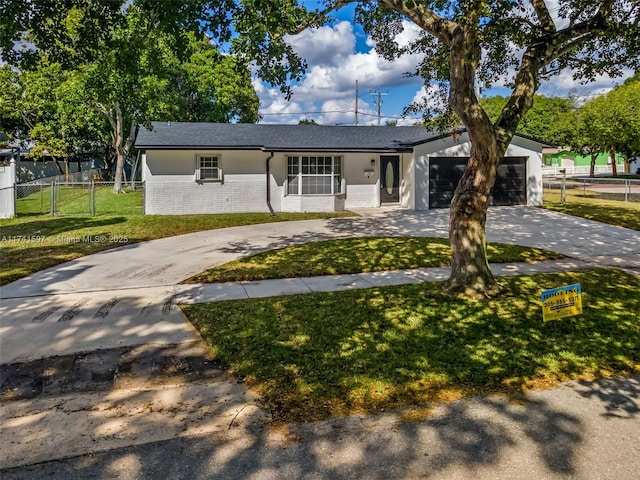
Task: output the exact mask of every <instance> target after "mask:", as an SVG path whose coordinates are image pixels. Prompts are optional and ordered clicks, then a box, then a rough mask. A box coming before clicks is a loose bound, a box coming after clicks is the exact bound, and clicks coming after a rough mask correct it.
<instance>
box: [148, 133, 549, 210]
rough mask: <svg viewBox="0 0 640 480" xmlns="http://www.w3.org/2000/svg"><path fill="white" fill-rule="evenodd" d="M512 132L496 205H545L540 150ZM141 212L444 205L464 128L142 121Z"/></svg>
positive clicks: (464, 154)
mask: <svg viewBox="0 0 640 480" xmlns="http://www.w3.org/2000/svg"><path fill="white" fill-rule="evenodd" d="M543 146H545V144H543V143H541V142H538V141H536V140H533V139H530V138H525V137H522V136H516V137H515V138H514V139H513V142H512V143H511V145H510V146H509V148H508V150H507V153H506V156H505V158H504V160H503V162H502V164H501V165H500V167H499V171H498V178H497V180H496V184H495V187H494V189H493V192H492V198H491V204H492V205H539V204H541V203H542V153H541V152H542V147H543ZM136 148H137V149H138V150H141V151H142V180H143V181H144V182H145V196H144V197H145V200H144V207H145V212H146V213H148V214H189V213H227V212H259V211H269V210H272V211H275V212H304V211H337V210H348V209H351V208H367V207H369V208H370V207H380V206H381V205H398V206H401V207H404V208H408V209H415V210H426V209H430V208H443V207H444V208H446V207H448V206H449V205H450V202H451V198H452V195H453V190H454V189H455V187H456V185H457V183H458V180H459V178H460V176H461V175H462V171H463V170H464V166H465V165H466V162H467V161H468V156H469V151H470V142H469V138H468V135H467V134H466V133H464V132H460V133H458V134H456V135H450V134H449V135H443V134H441V133H437V132H433V131H429V130H427V129H425V128H424V127H416V126H413V127H352V126H335V127H334V126H318V125H263V124H220V123H180V122H167V123H161V122H155V123H153V124H152V128H151V129H147V128H141V129H140V132H139V134H138V136H137V139H136Z"/></svg>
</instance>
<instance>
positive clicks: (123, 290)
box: [0, 207, 640, 363]
mask: <svg viewBox="0 0 640 480" xmlns="http://www.w3.org/2000/svg"><path fill="white" fill-rule="evenodd" d="M448 213H449V212H448V210H434V211H428V212H413V211H391V212H386V213H375V214H373V215H368V216H362V217H353V218H339V219H327V220H306V221H299V222H283V223H271V224H262V225H251V226H244V227H233V228H227V229H221V230H210V231H204V232H198V233H192V234H188V235H181V236H177V237H170V238H164V239H160V240H153V241H149V242H144V243H138V244H133V245H129V246H125V247H121V248H117V249H113V250H108V251H105V252H102V253H98V254H95V255H90V256H87V257H83V258H80V259H77V260H74V261H71V262H68V263H65V264H62V265H59V266H56V267H53V268H50V269H47V270H44V271H42V272H38V273H36V274H34V275H31V276H30V277H27V278H24V279H22V280H18V281H16V282H13V283H11V284H9V285H6V286H4V287H1V288H0V298H2V299H3V300H2V305H1V306H0V317H1V318H2V325H0V334H1V335H0V337H1V338H0V351H2V363H9V362H13V361H18V360H24V359H31V358H42V357H47V356H51V355H60V354H67V353H73V352H82V351H87V350H92V349H99V348H113V347H121V346H126V345H138V344H143V343H165V344H166V343H181V342H187V341H193V340H194V339H196V338H197V333H196V332H195V330H194V329H193V327H192V326H191V325H190V323H189V322H187V321H186V320H185V319H184V317H183V316H182V315H181V313H180V311H179V310H178V309H177V308H175V306H174V305H173V298H174V294H175V288H174V287H175V285H176V284H177V283H179V282H181V281H182V280H184V279H186V278H189V277H191V276H193V275H195V274H197V273H199V272H201V271H203V270H206V269H208V268H211V267H214V266H216V265H220V264H222V263H225V262H228V261H230V260H233V259H236V258H238V257H241V256H246V255H250V254H255V253H258V252H261V251H265V250H270V249H274V248H281V247H283V246H286V245H291V244H296V243H304V242H309V241H314V240H322V239H329V238H338V237H349V236H380V235H387V236H406V235H415V236H433V237H447V236H448V233H447V225H448ZM487 239H488V241H491V242H503V243H514V244H520V245H526V246H532V247H541V248H547V249H550V250H555V251H557V252H560V253H563V254H565V255H568V256H571V257H574V258H577V259H580V260H582V261H587V262H594V263H595V264H599V265H617V266H621V267H630V268H633V269H640V233H639V232H637V231H634V230H629V229H625V228H620V227H613V226H610V225H605V224H602V223H598V222H593V221H590V220H585V219H582V218H576V217H571V216H568V215H563V214H560V213H556V212H550V211H546V210H542V209H538V208H528V207H498V208H492V209H490V211H489V218H488V222H487Z"/></svg>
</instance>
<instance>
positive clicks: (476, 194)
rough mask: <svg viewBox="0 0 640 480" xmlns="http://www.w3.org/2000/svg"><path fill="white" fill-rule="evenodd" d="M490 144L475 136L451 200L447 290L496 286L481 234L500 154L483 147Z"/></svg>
mask: <svg viewBox="0 0 640 480" xmlns="http://www.w3.org/2000/svg"><path fill="white" fill-rule="evenodd" d="M492 144H495V142H494V141H493V139H491V138H476V139H475V142H474V143H473V147H472V151H471V156H470V158H469V163H468V164H467V166H466V168H465V171H464V173H463V175H462V178H461V179H460V183H458V186H457V188H456V190H455V193H454V196H453V200H452V202H451V213H450V217H449V240H450V242H451V277H450V278H449V280H448V281H447V282H446V284H445V288H446V290H447V291H448V292H450V293H463V294H465V295H471V296H475V295H478V294H491V293H492V292H493V291H494V290H495V288H496V281H495V278H494V277H493V273H491V269H490V268H489V263H488V261H487V244H486V234H485V226H486V223H487V209H488V207H489V201H490V194H491V189H492V188H493V184H494V182H495V178H496V169H497V166H498V163H499V162H500V157H501V155H500V154H499V152H498V151H497V149H495V148H486V147H487V146H490V145H492ZM479 147H482V148H479Z"/></svg>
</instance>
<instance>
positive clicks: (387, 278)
mask: <svg viewBox="0 0 640 480" xmlns="http://www.w3.org/2000/svg"><path fill="white" fill-rule="evenodd" d="M490 266H491V271H492V272H493V274H494V275H496V276H500V277H506V276H516V275H533V274H536V273H555V272H566V271H575V270H584V269H587V268H593V264H591V263H587V262H584V261H582V260H575V259H562V260H548V261H544V262H532V263H497V264H492V265H490ZM450 273H451V269H450V268H448V267H446V268H416V269H411V270H394V271H386V272H367V273H355V274H349V275H326V276H320V277H306V278H286V279H276V280H259V281H251V282H229V283H213V284H211V283H210V284H185V285H176V287H175V291H176V294H175V301H176V303H178V304H193V303H205V302H217V301H221V300H240V299H244V298H264V297H275V296H279V295H296V294H301V293H312V292H339V291H342V290H353V289H359V288H373V287H384V286H390V285H403V284H410V283H422V282H441V281H444V280H446V279H447V278H449V274H450Z"/></svg>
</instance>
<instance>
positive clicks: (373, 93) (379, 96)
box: [369, 90, 389, 126]
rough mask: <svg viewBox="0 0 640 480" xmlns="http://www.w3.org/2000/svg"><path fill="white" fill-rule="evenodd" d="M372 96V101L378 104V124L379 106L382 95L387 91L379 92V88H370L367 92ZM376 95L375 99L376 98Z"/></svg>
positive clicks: (386, 93)
mask: <svg viewBox="0 0 640 480" xmlns="http://www.w3.org/2000/svg"><path fill="white" fill-rule="evenodd" d="M369 93H370V94H371V95H374V97H373V103H375V104H377V105H378V126H380V117H381V115H380V108H381V107H382V98H381V97H382V95H389V92H381V91H380V90H377V91H376V90H372V91H370V92H369ZM376 97H377V99H376Z"/></svg>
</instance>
